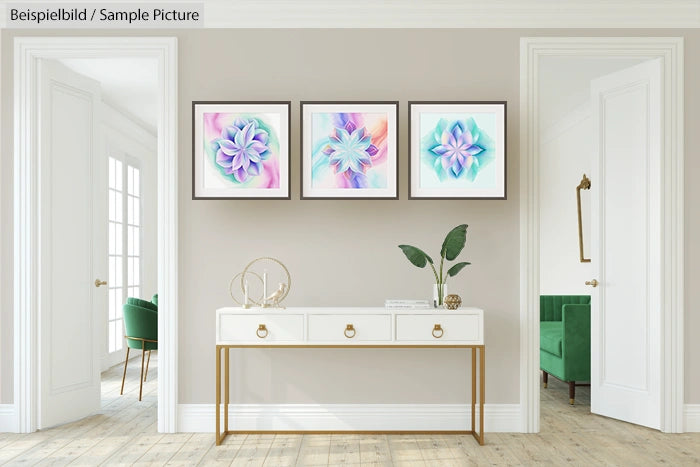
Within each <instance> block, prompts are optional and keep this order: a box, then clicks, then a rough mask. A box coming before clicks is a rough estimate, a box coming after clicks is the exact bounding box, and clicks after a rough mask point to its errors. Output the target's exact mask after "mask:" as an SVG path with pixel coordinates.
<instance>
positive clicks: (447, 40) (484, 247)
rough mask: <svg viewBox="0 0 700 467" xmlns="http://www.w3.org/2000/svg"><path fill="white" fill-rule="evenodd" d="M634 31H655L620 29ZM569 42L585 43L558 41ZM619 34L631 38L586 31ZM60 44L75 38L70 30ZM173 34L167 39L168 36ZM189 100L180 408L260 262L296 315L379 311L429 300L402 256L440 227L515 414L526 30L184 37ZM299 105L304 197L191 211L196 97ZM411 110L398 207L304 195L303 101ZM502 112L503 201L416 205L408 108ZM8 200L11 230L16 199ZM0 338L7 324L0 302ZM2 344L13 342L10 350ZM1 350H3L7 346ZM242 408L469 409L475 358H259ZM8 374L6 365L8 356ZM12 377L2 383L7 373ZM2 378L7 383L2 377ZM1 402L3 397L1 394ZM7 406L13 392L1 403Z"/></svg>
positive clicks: (492, 378)
mask: <svg viewBox="0 0 700 467" xmlns="http://www.w3.org/2000/svg"><path fill="white" fill-rule="evenodd" d="M623 32H624V33H625V35H639V34H647V31H638V32H635V31H623ZM543 33H546V34H547V35H571V34H572V31H570V30H567V31H546V32H539V34H540V35H541V34H543ZM581 33H582V34H596V35H619V32H618V31H612V32H611V31H607V32H606V31H594V32H591V31H581ZM653 33H654V34H655V35H674V36H678V35H684V36H685V37H686V83H687V89H686V95H687V99H686V128H687V129H688V131H687V134H686V148H687V156H686V158H687V164H686V166H687V170H686V180H687V183H688V185H687V188H686V193H687V198H686V203H687V204H686V210H687V211H686V212H687V216H686V234H687V245H686V249H687V255H686V256H687V258H688V262H687V264H686V278H687V281H688V284H689V285H692V284H694V283H698V280H699V279H700V266H698V265H699V264H700V261H699V260H700V240H698V239H700V235H699V234H700V220H698V219H697V216H693V214H692V213H693V212H694V210H693V209H692V208H691V206H692V205H693V204H694V202H695V203H697V202H700V190H699V189H697V188H692V187H691V186H690V180H694V179H697V176H698V175H700V162H699V161H698V160H697V155H696V152H697V150H696V148H697V147H698V145H699V144H700V137H699V136H698V132H697V131H691V130H692V129H695V128H697V127H698V125H699V124H700V115H699V114H698V107H699V106H698V105H697V103H698V101H697V99H698V91H697V88H693V87H692V86H693V85H694V83H696V82H698V81H699V80H700V53H699V52H700V51H699V50H698V48H699V47H700V32H697V31H690V32H684V31H653ZM3 34H4V36H3V44H2V46H3V58H2V59H3V66H2V70H3V71H2V73H3V74H2V92H3V95H2V97H3V102H4V103H5V105H4V107H3V120H4V121H5V122H8V121H11V109H10V106H9V105H7V102H9V101H10V100H11V95H12V94H11V83H10V82H11V77H12V64H11V44H12V41H11V35H12V34H14V33H10V32H8V31H4V32H3ZM62 34H65V33H64V32H63V33H62ZM166 34H167V33H166V32H162V33H160V35H166ZM175 34H176V35H177V36H178V37H179V66H180V74H179V88H180V89H179V97H180V125H179V132H180V133H179V134H180V141H179V146H180V151H179V154H178V157H179V161H180V184H181V185H180V244H181V247H180V280H181V287H180V291H181V295H180V310H181V311H180V402H181V403H205V402H206V403H211V402H213V389H212V387H213V376H214V362H213V348H212V346H213V339H214V310H215V309H216V308H217V307H220V306H225V305H229V304H231V300H230V297H229V296H228V291H227V286H228V281H229V279H230V278H231V276H233V275H234V274H235V273H236V272H238V271H239V270H241V269H242V268H243V267H244V266H245V264H246V263H247V262H248V261H249V260H250V259H252V258H255V257H257V256H262V255H270V256H275V257H278V258H280V259H281V260H282V261H283V262H285V263H286V264H287V266H288V267H289V269H290V271H291V273H292V276H293V282H294V284H293V289H292V291H291V293H290V296H289V299H288V303H287V304H288V305H292V306H293V305H357V306H359V305H375V306H377V305H381V304H382V301H383V300H384V299H385V298H387V297H406V298H428V296H429V295H430V288H431V282H432V281H431V279H430V274H429V273H428V272H427V271H425V270H418V269H416V268H414V267H413V266H411V265H410V264H409V263H408V262H407V261H406V260H405V258H403V256H402V255H401V252H400V251H399V249H398V248H397V247H396V245H397V244H398V243H403V242H405V243H410V244H415V245H417V246H420V247H423V248H425V249H427V250H428V251H429V252H431V253H434V254H436V252H437V250H438V249H439V246H440V243H441V241H442V238H443V237H444V234H445V232H446V231H447V230H448V229H449V228H451V227H453V226H454V225H457V224H459V223H462V222H466V223H468V224H469V225H470V229H469V234H468V240H467V246H466V248H465V250H464V253H463V257H464V259H467V260H469V261H471V262H472V266H469V267H468V268H467V269H466V270H465V271H464V272H462V273H461V274H460V275H459V276H457V277H456V278H454V280H453V282H452V283H451V284H450V291H452V292H457V293H459V294H461V295H462V297H463V299H464V301H465V302H466V303H468V304H471V305H474V306H479V307H482V308H484V309H485V310H486V341H487V344H488V352H487V357H486V358H487V368H488V371H487V381H486V384H487V391H488V402H489V403H518V399H519V396H518V385H519V382H518V375H519V357H518V353H519V245H518V242H519V182H518V181H519V172H520V171H519V158H518V149H519V143H518V131H519V119H518V112H519V109H518V106H519V38H520V37H521V36H531V35H537V34H538V31H528V30H237V31H232V30H203V31H177V32H176V33H175ZM280 99H283V100H291V101H292V102H293V104H292V167H291V168H292V182H293V183H292V200H291V201H192V200H191V195H190V193H191V115H190V111H191V107H190V105H191V101H192V100H280ZM343 99H350V100H351V99H363V100H399V101H400V118H399V136H400V148H399V157H400V174H399V176H400V189H399V194H400V198H401V199H400V200H399V201H300V200H299V199H298V198H299V149H298V148H299V134H298V133H299V119H298V112H299V104H298V102H299V101H300V100H343ZM421 99H436V100H487V99H491V100H495V99H498V100H507V101H508V129H509V131H508V200H506V201H408V200H407V199H406V198H407V186H406V179H407V166H406V164H407V161H408V154H407V152H406V151H407V144H406V143H407V137H408V132H407V101H408V100H421ZM2 136H3V142H2V164H3V166H2V176H3V188H2V189H3V194H5V193H10V191H9V188H7V183H8V182H9V181H10V177H9V176H8V174H11V171H9V169H8V168H9V167H11V148H12V146H11V144H12V143H11V126H9V125H7V124H6V125H4V127H3V134H2ZM6 200H7V198H5V197H3V203H4V205H3V219H9V218H11V217H9V218H8V217H7V216H8V215H10V210H9V207H10V206H9V201H6ZM8 225H9V224H8V223H7V222H6V221H3V237H2V239H3V242H2V246H3V267H2V274H3V276H2V283H3V284H5V285H7V284H8V283H9V279H10V275H9V274H10V273H11V264H10V263H9V262H8V258H9V257H11V251H10V250H9V248H10V246H11V244H10V240H11V232H9V231H8V228H7V227H5V226H8ZM686 298H687V305H688V306H687V313H686V333H687V335H686V349H687V351H686V373H687V375H686V399H687V402H689V403H700V365H699V364H698V361H699V360H700V343H698V341H693V339H692V337H693V335H694V334H695V333H697V332H698V331H700V316H699V315H698V312H697V310H696V308H694V303H696V302H697V300H698V299H699V298H700V290H698V289H697V288H694V287H692V286H689V287H688V288H687V292H686ZM2 318H3V328H5V323H6V322H7V321H8V319H10V320H11V303H10V300H9V299H8V298H7V297H6V296H3V314H2ZM3 340H4V339H3ZM4 348H5V342H3V349H4ZM232 357H233V361H234V364H235V365H236V370H235V372H234V379H233V381H235V382H234V383H233V385H232V402H249V403H265V402H271V403H285V402H287V403H304V402H319V403H331V402H336V403H343V402H345V403H350V402H357V403H383V402H397V403H401V402H405V403H409V402H418V403H421V402H423V403H428V402H442V403H458V402H465V401H466V400H467V394H468V392H467V390H466V386H467V378H466V375H467V369H468V367H467V355H466V353H465V352H461V351H458V350H415V351H413V350H326V351H318V350H309V349H304V350H246V351H236V352H233V354H232ZM2 363H3V374H5V375H7V372H8V371H11V370H10V368H11V360H10V365H8V361H7V358H6V353H5V351H4V350H3V356H2ZM3 381H6V379H5V378H3ZM3 384H4V383H3ZM3 394H5V390H4V389H3ZM4 397H5V396H3V398H4Z"/></svg>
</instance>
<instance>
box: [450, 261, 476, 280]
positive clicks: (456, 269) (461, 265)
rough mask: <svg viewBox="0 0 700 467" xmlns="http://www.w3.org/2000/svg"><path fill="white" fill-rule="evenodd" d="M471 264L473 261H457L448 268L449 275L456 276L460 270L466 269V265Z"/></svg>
mask: <svg viewBox="0 0 700 467" xmlns="http://www.w3.org/2000/svg"><path fill="white" fill-rule="evenodd" d="M470 264H472V263H467V262H464V263H457V264H455V265H454V266H452V267H451V268H450V269H448V270H447V275H448V276H450V277H452V276H456V275H457V273H458V272H459V271H461V270H462V269H464V266H468V265H470Z"/></svg>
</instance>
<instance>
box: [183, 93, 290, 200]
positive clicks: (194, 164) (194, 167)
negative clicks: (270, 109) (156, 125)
mask: <svg viewBox="0 0 700 467" xmlns="http://www.w3.org/2000/svg"><path fill="white" fill-rule="evenodd" d="M200 105H212V106H213V105H286V106H287V111H286V117H287V125H286V130H287V138H286V143H287V154H286V163H287V174H286V177H284V178H285V179H286V182H287V193H286V196H202V195H200V196H198V195H197V185H196V184H197V156H198V154H197V145H198V144H201V143H202V142H201V140H199V141H198V140H197V138H196V136H195V135H196V126H197V116H196V112H197V106H200ZM291 135H292V102H291V101H192V199H193V200H239V201H244V200H291V199H292V191H291V182H292V170H291V162H292V157H291V148H292V139H291ZM280 158H284V155H283V154H280Z"/></svg>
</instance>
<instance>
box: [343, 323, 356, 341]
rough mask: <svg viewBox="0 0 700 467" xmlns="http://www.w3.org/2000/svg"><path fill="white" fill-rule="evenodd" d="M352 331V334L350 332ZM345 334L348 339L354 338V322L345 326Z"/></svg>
mask: <svg viewBox="0 0 700 467" xmlns="http://www.w3.org/2000/svg"><path fill="white" fill-rule="evenodd" d="M351 332H352V334H350V333H351ZM343 334H345V337H347V338H348V339H352V338H353V337H355V327H354V326H353V325H352V324H348V325H347V326H345V331H343Z"/></svg>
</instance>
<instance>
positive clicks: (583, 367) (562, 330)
mask: <svg viewBox="0 0 700 467" xmlns="http://www.w3.org/2000/svg"><path fill="white" fill-rule="evenodd" d="M540 369H541V370H542V379H543V382H544V387H545V388H546V387H547V379H548V376H549V375H552V376H554V377H555V378H557V379H559V380H561V381H564V382H565V383H569V403H570V404H573V403H574V399H575V395H576V386H588V385H589V384H583V383H582V382H584V381H590V380H591V296H590V295H540Z"/></svg>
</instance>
